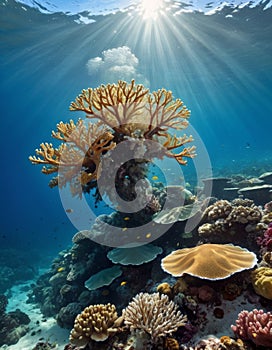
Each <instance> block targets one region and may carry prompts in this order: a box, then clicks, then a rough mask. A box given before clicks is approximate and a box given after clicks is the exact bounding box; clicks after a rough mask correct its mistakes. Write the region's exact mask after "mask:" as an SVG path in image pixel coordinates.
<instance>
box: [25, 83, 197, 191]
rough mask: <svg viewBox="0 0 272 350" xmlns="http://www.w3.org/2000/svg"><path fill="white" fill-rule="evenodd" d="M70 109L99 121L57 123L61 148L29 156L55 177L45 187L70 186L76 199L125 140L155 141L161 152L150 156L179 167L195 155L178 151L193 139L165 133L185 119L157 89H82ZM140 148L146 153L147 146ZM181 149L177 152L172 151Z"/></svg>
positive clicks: (44, 147)
mask: <svg viewBox="0 0 272 350" xmlns="http://www.w3.org/2000/svg"><path fill="white" fill-rule="evenodd" d="M70 110H72V111H84V112H85V113H86V117H87V120H88V119H91V118H95V119H96V120H98V121H96V122H95V123H92V122H86V123H85V122H84V121H83V120H82V119H79V120H78V122H77V123H75V122H74V121H73V120H70V122H68V123H63V122H60V123H59V124H57V131H53V132H52V137H53V138H55V139H57V140H59V141H61V142H62V143H61V144H60V146H59V147H58V148H54V147H53V145H52V143H42V144H41V145H40V148H39V149H36V156H30V157H29V159H30V161H31V162H32V163H33V164H43V165H44V167H43V169H42V172H43V173H44V174H53V173H58V174H57V176H56V177H54V178H53V179H52V180H51V181H50V183H49V185H50V187H55V186H59V187H63V186H65V185H66V184H67V183H69V185H70V190H71V193H72V194H73V195H78V196H80V197H81V196H82V188H83V192H88V191H89V190H90V187H91V188H94V187H95V186H96V181H97V179H98V177H99V176H100V170H101V169H100V167H99V165H100V164H101V158H102V156H104V155H105V154H107V153H108V152H109V151H111V150H113V149H114V148H115V147H116V145H117V144H118V143H120V142H122V141H124V140H137V141H138V142H139V141H141V142H142V143H143V144H144V141H145V140H152V141H155V142H156V143H157V144H160V145H161V148H160V149H159V150H157V154H154V157H159V158H161V157H163V156H168V157H171V158H175V159H176V160H177V161H178V162H179V163H180V164H186V158H192V157H194V156H195V153H194V150H195V147H194V146H191V147H183V146H184V145H185V144H187V143H189V142H191V141H192V140H193V138H192V136H187V135H183V136H181V137H177V136H176V135H174V136H172V135H170V134H169V131H168V129H174V130H181V129H185V128H186V127H187V126H188V118H189V116H190V111H189V110H188V109H187V108H186V107H185V106H184V104H183V102H182V101H181V100H180V99H176V100H174V99H173V96H172V92H171V91H167V90H165V89H161V90H158V91H154V92H152V93H150V92H149V90H148V89H146V88H145V87H144V86H143V85H137V84H135V82H134V80H132V81H131V83H127V82H125V81H119V82H118V84H108V85H106V86H105V85H101V86H99V87H97V88H95V89H92V88H88V89H87V90H82V93H81V94H80V95H79V96H78V97H77V98H76V100H75V101H74V102H72V103H71V106H70ZM144 147H147V148H148V144H147V143H145V144H144ZM181 147H182V149H181V151H180V152H178V153H174V152H173V151H174V150H175V149H178V148H181ZM151 153H152V152H151ZM153 153H154V152H153ZM155 153H156V152H155ZM134 158H136V157H134ZM147 160H149V159H147ZM147 160H146V162H147ZM130 165H131V166H135V164H130ZM137 166H139V164H138V163H137V164H136V167H137ZM99 169H100V170H99ZM102 170H103V169H102ZM123 170H125V171H128V169H123ZM123 172H124V171H123ZM133 173H134V174H135V171H133ZM140 173H141V172H140ZM136 180H137V179H136ZM136 180H135V181H136Z"/></svg>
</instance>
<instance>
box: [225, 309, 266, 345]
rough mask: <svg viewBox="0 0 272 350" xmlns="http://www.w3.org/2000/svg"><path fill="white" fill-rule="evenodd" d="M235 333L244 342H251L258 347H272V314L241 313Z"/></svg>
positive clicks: (254, 311)
mask: <svg viewBox="0 0 272 350" xmlns="http://www.w3.org/2000/svg"><path fill="white" fill-rule="evenodd" d="M231 328H232V330H233V332H234V333H235V334H236V335H237V336H238V337H240V338H242V339H244V340H251V341H253V343H255V344H256V345H260V346H264V347H266V348H267V347H272V314H271V313H270V312H267V313H265V312H264V311H263V310H257V309H254V310H253V311H250V312H249V311H246V310H243V311H241V312H240V313H239V315H238V319H237V320H236V325H232V326H231Z"/></svg>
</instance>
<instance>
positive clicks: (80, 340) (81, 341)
mask: <svg viewBox="0 0 272 350" xmlns="http://www.w3.org/2000/svg"><path fill="white" fill-rule="evenodd" d="M117 318H118V316H117V312H116V308H115V306H114V305H113V304H106V305H105V304H98V305H90V306H88V307H86V308H85V309H84V310H83V311H82V313H81V314H79V315H77V317H76V319H75V323H74V328H73V329H72V330H71V333H70V338H69V340H70V342H71V343H72V344H74V345H76V346H85V345H87V344H88V343H89V342H90V341H91V340H95V341H104V340H106V339H108V337H109V336H110V335H112V334H114V333H116V331H117V329H116V328H115V326H114V322H115V321H116V320H117Z"/></svg>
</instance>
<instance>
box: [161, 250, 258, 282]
mask: <svg viewBox="0 0 272 350" xmlns="http://www.w3.org/2000/svg"><path fill="white" fill-rule="evenodd" d="M256 263H257V258H256V255H255V254H254V253H252V252H249V251H248V250H247V249H243V248H241V247H239V246H233V245H231V244H202V245H199V246H196V247H192V248H183V249H178V250H175V251H173V252H172V253H171V254H169V255H168V256H166V257H165V258H163V259H162V262H161V266H162V269H163V270H164V271H166V272H168V273H170V274H171V275H172V276H175V277H179V276H182V275H183V274H185V273H186V274H189V275H192V276H196V277H200V278H202V279H209V280H219V279H224V278H227V277H229V276H231V275H233V274H234V273H236V272H240V271H243V270H246V269H251V268H253V267H254V266H255V265H256Z"/></svg>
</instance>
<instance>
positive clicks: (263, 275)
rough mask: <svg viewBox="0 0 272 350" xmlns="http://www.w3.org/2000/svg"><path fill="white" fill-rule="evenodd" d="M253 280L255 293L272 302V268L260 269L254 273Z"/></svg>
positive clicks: (252, 274)
mask: <svg viewBox="0 0 272 350" xmlns="http://www.w3.org/2000/svg"><path fill="white" fill-rule="evenodd" d="M251 279H252V284H253V287H254V290H255V292H256V293H257V294H259V295H261V296H263V297H265V298H267V299H270V300H272V268H270V267H258V268H257V269H256V270H254V271H252V273H251Z"/></svg>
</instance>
